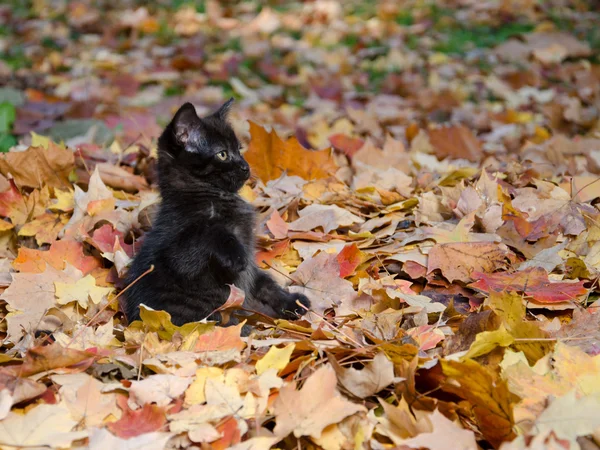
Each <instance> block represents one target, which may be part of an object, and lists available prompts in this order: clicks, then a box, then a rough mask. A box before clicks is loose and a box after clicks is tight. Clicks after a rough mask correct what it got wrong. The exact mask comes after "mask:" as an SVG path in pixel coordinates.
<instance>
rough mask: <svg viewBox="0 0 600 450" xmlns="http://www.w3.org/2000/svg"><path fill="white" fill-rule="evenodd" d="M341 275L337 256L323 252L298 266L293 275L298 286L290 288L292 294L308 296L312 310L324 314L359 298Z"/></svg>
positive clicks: (350, 284)
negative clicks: (297, 293)
mask: <svg viewBox="0 0 600 450" xmlns="http://www.w3.org/2000/svg"><path fill="white" fill-rule="evenodd" d="M339 274H340V265H339V263H338V261H337V256H336V255H330V254H328V253H325V252H321V253H319V254H318V255H317V256H315V257H313V258H312V259H308V260H306V261H304V262H303V263H302V264H300V265H299V266H298V269H297V270H296V271H295V272H294V273H293V278H294V280H295V282H296V283H298V285H292V286H290V292H300V293H302V294H304V295H306V296H307V297H308V299H309V300H310V301H311V310H312V311H316V312H317V313H319V314H322V313H323V312H324V311H325V310H326V309H327V308H331V307H332V306H338V305H340V304H344V303H348V302H351V301H352V300H353V299H354V298H356V296H357V294H356V291H355V290H354V288H353V287H352V283H350V282H349V281H347V280H344V279H343V278H341V277H340V275H339Z"/></svg>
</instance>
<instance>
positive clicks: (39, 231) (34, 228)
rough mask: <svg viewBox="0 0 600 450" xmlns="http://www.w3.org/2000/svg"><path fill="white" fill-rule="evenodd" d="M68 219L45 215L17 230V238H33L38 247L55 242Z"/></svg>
mask: <svg viewBox="0 0 600 450" xmlns="http://www.w3.org/2000/svg"><path fill="white" fill-rule="evenodd" d="M67 221H68V219H67V218H66V216H64V215H60V214H51V213H46V214H42V215H41V216H38V217H36V218H35V219H33V220H32V221H31V222H28V223H26V224H25V225H23V226H22V227H21V229H20V230H19V233H18V234H19V236H35V241H36V242H37V244H38V245H42V244H51V243H53V242H54V241H56V238H57V237H58V234H59V233H60V232H61V231H62V229H63V228H64V226H65V224H66V223H67Z"/></svg>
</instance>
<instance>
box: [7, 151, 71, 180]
mask: <svg viewBox="0 0 600 450" xmlns="http://www.w3.org/2000/svg"><path fill="white" fill-rule="evenodd" d="M74 167H75V157H74V156H73V152H72V151H71V150H68V149H66V148H64V147H61V146H59V145H56V144H54V143H53V142H50V143H49V144H48V148H47V149H45V148H44V147H29V148H28V149H27V150H25V151H24V152H10V153H3V154H2V155H1V156H0V173H2V174H3V175H8V174H9V173H10V174H11V175H12V176H13V178H14V179H15V182H16V183H17V185H18V186H26V187H33V188H39V187H42V186H43V185H47V186H52V187H58V188H65V187H70V186H71V182H70V181H69V174H70V173H71V171H72V170H73V169H74Z"/></svg>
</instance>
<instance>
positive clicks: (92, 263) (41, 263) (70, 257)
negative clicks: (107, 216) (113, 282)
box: [13, 240, 101, 275]
mask: <svg viewBox="0 0 600 450" xmlns="http://www.w3.org/2000/svg"><path fill="white" fill-rule="evenodd" d="M67 263H68V264H70V265H71V266H73V267H75V268H76V269H78V270H81V272H82V273H83V275H87V274H88V273H90V272H91V271H92V270H94V269H96V268H97V267H101V263H100V261H99V260H98V259H97V258H94V257H93V256H88V255H86V254H85V253H84V250H83V244H82V243H81V242H75V241H68V240H62V241H55V242H53V243H52V245H50V249H49V250H48V251H42V250H33V249H30V248H26V247H21V248H19V254H18V255H17V258H16V259H15V260H14V261H13V267H14V268H15V269H16V270H18V271H19V272H27V273H41V272H44V271H45V270H46V265H47V264H48V265H49V266H51V267H53V268H54V269H57V270H63V269H64V268H65V266H66V264H67Z"/></svg>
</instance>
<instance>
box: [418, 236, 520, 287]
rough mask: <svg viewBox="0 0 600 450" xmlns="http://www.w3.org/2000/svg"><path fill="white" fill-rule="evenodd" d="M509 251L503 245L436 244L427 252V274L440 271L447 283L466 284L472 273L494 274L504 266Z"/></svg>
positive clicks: (475, 243) (489, 243) (472, 275)
mask: <svg viewBox="0 0 600 450" xmlns="http://www.w3.org/2000/svg"><path fill="white" fill-rule="evenodd" d="M508 256H509V251H508V249H507V248H506V246H505V245H504V244H495V243H492V242H456V243H447V244H436V245H434V246H433V248H432V249H431V250H430V251H429V258H428V263H427V273H428V274H429V273H431V272H433V271H434V270H435V269H440V271H441V272H442V274H443V275H444V277H446V278H447V279H448V281H450V282H453V281H455V280H459V281H462V282H464V283H468V282H470V281H472V280H473V279H474V278H473V277H474V273H481V272H483V273H486V272H494V271H495V270H497V269H500V268H503V267H505V266H506V259H507V258H508Z"/></svg>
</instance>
